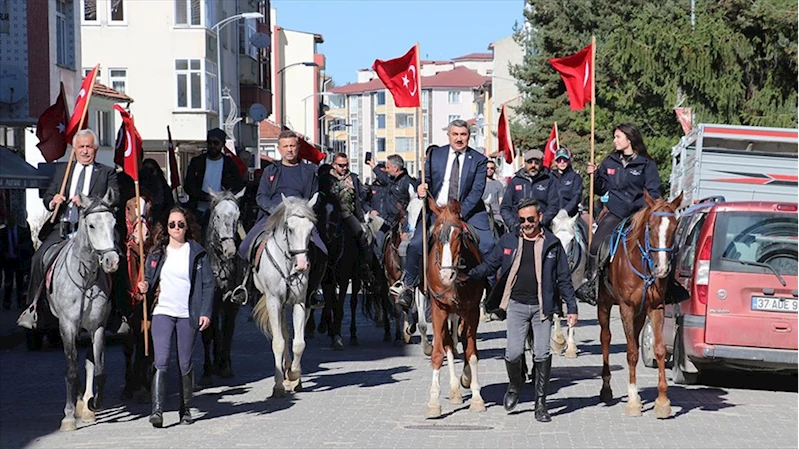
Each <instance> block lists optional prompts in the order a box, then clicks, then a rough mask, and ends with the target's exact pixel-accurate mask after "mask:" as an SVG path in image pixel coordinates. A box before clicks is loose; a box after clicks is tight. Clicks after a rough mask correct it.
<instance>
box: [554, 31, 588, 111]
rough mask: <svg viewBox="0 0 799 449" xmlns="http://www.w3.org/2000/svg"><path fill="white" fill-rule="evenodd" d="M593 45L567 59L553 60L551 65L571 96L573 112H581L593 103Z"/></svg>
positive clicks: (570, 101)
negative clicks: (587, 104) (588, 104)
mask: <svg viewBox="0 0 799 449" xmlns="http://www.w3.org/2000/svg"><path fill="white" fill-rule="evenodd" d="M592 47H593V46H592V45H588V46H587V47H585V48H583V49H582V50H580V51H579V52H578V53H575V54H573V55H571V56H566V57H565V58H553V59H550V60H549V63H550V65H552V67H553V68H554V69H555V70H557V72H558V73H560V76H561V78H563V83H564V84H566V93H568V94H569V103H571V110H572V111H579V110H582V109H583V108H584V107H585V104H586V103H588V102H590V101H591V61H592V59H593V55H592Z"/></svg>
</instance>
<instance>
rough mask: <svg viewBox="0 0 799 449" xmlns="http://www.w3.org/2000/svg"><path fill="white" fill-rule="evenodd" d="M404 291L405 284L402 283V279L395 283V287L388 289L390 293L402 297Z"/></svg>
mask: <svg viewBox="0 0 799 449" xmlns="http://www.w3.org/2000/svg"><path fill="white" fill-rule="evenodd" d="M403 291H405V283H404V282H402V279H400V280H398V281H397V282H395V283H394V285H392V286H391V287H389V288H388V292H389V293H391V294H392V295H394V296H399V295H401V294H402V292H403Z"/></svg>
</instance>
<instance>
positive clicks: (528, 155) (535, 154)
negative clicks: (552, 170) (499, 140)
mask: <svg viewBox="0 0 799 449" xmlns="http://www.w3.org/2000/svg"><path fill="white" fill-rule="evenodd" d="M523 156H524V160H525V161H529V160H530V159H544V153H543V152H542V151H541V150H527V151H525V152H524V155H523Z"/></svg>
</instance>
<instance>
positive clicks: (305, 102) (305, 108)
mask: <svg viewBox="0 0 799 449" xmlns="http://www.w3.org/2000/svg"><path fill="white" fill-rule="evenodd" d="M328 95H335V94H333V92H325V91H322V92H314V93H312V94H311V95H308V96H306V97H305V98H303V99H302V111H303V112H304V113H305V116H306V117H307V116H308V100H309V99H310V98H311V97H316V96H321V97H326V96H328ZM322 117H324V116H322ZM307 131H308V126H307V123H306V121H305V120H303V128H302V134H303V135H307Z"/></svg>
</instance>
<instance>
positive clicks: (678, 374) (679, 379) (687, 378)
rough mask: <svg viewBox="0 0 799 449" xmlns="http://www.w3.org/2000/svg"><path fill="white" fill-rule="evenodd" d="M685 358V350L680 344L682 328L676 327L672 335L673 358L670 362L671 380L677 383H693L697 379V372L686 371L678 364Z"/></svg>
mask: <svg viewBox="0 0 799 449" xmlns="http://www.w3.org/2000/svg"><path fill="white" fill-rule="evenodd" d="M683 360H685V350H684V349H683V344H682V329H679V328H678V329H677V334H676V336H675V337H674V358H673V361H672V364H671V380H672V381H673V382H674V383H675V384H677V385H695V384H696V383H697V381H698V380H699V372H698V371H697V372H696V373H686V372H685V371H683V369H682V367H681V366H680V364H681V363H682V361H683Z"/></svg>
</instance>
